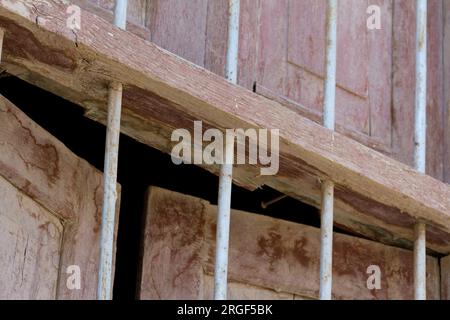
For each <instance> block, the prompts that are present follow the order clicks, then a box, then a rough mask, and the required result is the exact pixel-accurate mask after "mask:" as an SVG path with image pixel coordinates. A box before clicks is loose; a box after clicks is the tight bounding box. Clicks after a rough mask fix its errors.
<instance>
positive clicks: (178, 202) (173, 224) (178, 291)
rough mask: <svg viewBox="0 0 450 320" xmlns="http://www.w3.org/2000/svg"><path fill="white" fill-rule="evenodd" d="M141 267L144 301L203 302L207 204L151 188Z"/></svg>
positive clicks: (141, 292) (141, 290)
mask: <svg viewBox="0 0 450 320" xmlns="http://www.w3.org/2000/svg"><path fill="white" fill-rule="evenodd" d="M147 199H148V200H147V201H148V203H147V209H146V215H145V216H146V218H145V219H146V221H145V227H144V237H143V246H142V247H143V254H142V268H141V270H142V271H141V287H140V298H141V299H200V298H201V295H202V294H203V269H202V265H203V262H202V259H204V254H203V241H204V240H203V239H204V227H205V210H206V208H207V202H205V201H202V200H200V199H196V198H193V197H187V196H183V195H179V194H175V193H170V192H161V190H160V189H159V188H153V187H152V188H150V189H149V191H148V197H147Z"/></svg>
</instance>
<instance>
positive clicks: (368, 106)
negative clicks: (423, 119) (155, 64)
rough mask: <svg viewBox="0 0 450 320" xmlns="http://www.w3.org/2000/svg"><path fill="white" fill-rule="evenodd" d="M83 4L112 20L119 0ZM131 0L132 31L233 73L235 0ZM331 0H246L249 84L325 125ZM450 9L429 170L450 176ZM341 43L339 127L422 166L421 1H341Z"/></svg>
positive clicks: (432, 108) (438, 23) (443, 29)
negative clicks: (374, 20) (418, 110)
mask: <svg viewBox="0 0 450 320" xmlns="http://www.w3.org/2000/svg"><path fill="white" fill-rule="evenodd" d="M75 2H77V1H75ZM78 2H82V3H84V5H88V4H86V3H89V5H90V6H91V7H92V8H93V10H96V12H97V13H99V14H102V15H103V16H105V17H106V18H108V19H112V11H111V10H112V8H113V0H81V1H78ZM129 3H130V4H129V11H128V15H129V22H130V23H129V28H130V30H132V32H135V33H138V34H139V35H141V36H142V37H144V38H146V39H149V40H151V41H153V42H155V43H156V44H158V45H159V46H161V47H163V48H165V49H167V50H169V51H171V52H173V53H175V54H177V55H180V56H182V57H184V58H185V59H187V60H189V61H192V62H194V63H196V64H198V65H200V66H203V67H205V68H207V69H209V70H211V71H212V72H215V73H217V74H220V75H223V73H224V65H225V52H226V37H227V0H191V1H180V0H131V1H130V2H129ZM325 3H326V1H325V0H241V18H240V21H241V26H240V49H239V76H238V78H239V79H238V81H239V84H240V85H242V86H244V87H246V88H248V89H249V90H256V92H258V93H260V94H262V95H265V96H267V97H269V98H272V99H275V100H278V101H281V102H283V103H284V104H285V105H286V106H287V107H289V108H292V109H294V110H296V111H297V112H299V113H301V114H303V115H305V116H307V117H309V118H310V119H312V120H314V121H318V122H319V121H321V117H322V99H323V80H324V66H323V64H324V63H323V62H324V50H325V49H324V41H325ZM372 4H375V5H378V6H380V8H381V29H380V30H369V29H367V27H366V19H367V17H368V16H369V15H368V14H367V13H366V10H367V7H368V6H369V5H372ZM448 7H449V4H448V0H430V1H429V22H428V52H429V58H428V68H429V69H428V70H429V72H428V105H427V106H428V132H427V134H428V139H427V163H428V164H427V172H428V174H430V175H432V176H434V177H436V178H438V179H440V180H444V179H445V180H444V181H447V182H449V181H450V173H449V172H450V161H449V160H450V155H449V154H450V142H449V140H450V138H449V136H450V131H449V129H448V127H449V126H448V125H447V126H446V127H445V121H444V119H446V121H447V123H448V122H449V120H448V117H449V116H448V114H449V112H448V111H446V108H448V107H446V106H447V105H448V104H447V103H446V101H448V98H447V96H448V92H449V89H450V88H448V85H445V83H449V82H448V81H446V82H444V76H445V74H444V73H446V72H447V71H445V72H444V63H446V64H447V65H448V61H447V60H448V59H446V57H448V56H449V55H448V54H445V53H448V52H447V51H448V49H447V51H444V49H445V48H447V47H445V48H444V39H445V37H446V36H447V37H448V17H447V16H448V10H449V8H448ZM94 8H96V9H94ZM446 17H447V19H446ZM338 41H339V42H338V70H337V72H338V75H337V82H338V89H337V106H336V107H337V119H336V121H337V130H338V131H340V132H342V133H344V134H346V135H348V136H350V137H352V138H354V139H356V140H358V141H360V142H362V143H364V144H366V145H368V146H370V147H372V148H374V149H376V150H378V151H380V152H383V153H385V154H387V155H390V156H391V157H393V158H395V159H397V160H399V161H402V162H404V163H407V164H410V165H412V163H413V118H414V64H415V62H414V61H415V60H414V48H415V4H414V1H410V0H396V1H393V0H348V1H340V4H339V22H338ZM445 44H446V45H447V44H448V41H445ZM447 46H448V45H447ZM444 55H445V56H444ZM447 69H448V68H445V70H447ZM447 76H448V75H447ZM444 89H446V90H444Z"/></svg>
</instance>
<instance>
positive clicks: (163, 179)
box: [0, 74, 341, 299]
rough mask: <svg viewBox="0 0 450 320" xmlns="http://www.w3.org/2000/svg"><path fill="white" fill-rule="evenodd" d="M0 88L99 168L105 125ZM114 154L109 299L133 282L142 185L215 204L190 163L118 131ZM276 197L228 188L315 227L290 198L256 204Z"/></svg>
mask: <svg viewBox="0 0 450 320" xmlns="http://www.w3.org/2000/svg"><path fill="white" fill-rule="evenodd" d="M0 88H1V90H0V94H2V95H3V96H5V97H6V98H7V99H9V100H10V101H11V102H12V103H14V104H15V105H16V106H17V107H19V108H20V109H21V110H22V111H24V112H25V113H26V114H27V115H28V116H29V117H30V118H32V119H33V120H34V121H35V122H37V123H38V124H39V125H40V126H41V127H43V128H44V129H46V130H47V131H48V132H49V133H51V134H52V135H53V136H55V137H56V138H57V139H58V140H60V141H61V142H62V143H64V144H65V145H66V146H67V147H68V148H69V149H70V150H72V151H73V152H74V153H75V154H76V155H78V156H79V157H81V158H83V159H85V160H87V161H88V162H89V163H90V164H92V165H93V166H95V167H96V168H97V169H99V170H101V171H102V170H103V159H104V142H105V127H104V126H103V125H102V124H99V123H97V122H95V121H92V120H90V119H88V118H86V117H84V115H83V114H84V110H83V108H81V107H79V106H77V105H75V104H72V103H70V102H68V101H66V100H64V99H62V98H60V97H58V96H55V95H53V94H51V93H49V92H46V91H44V90H41V89H39V88H37V87H35V86H32V85H30V84H28V83H26V82H24V81H22V80H20V79H18V78H16V77H13V76H8V75H7V74H6V75H5V74H3V76H2V77H1V78H0ZM119 152H120V154H119V172H118V181H119V183H120V184H121V186H122V194H121V212H120V221H119V232H118V239H117V257H116V273H115V283H114V298H115V299H134V298H135V296H136V289H137V286H138V284H137V281H138V280H139V279H138V267H139V258H140V242H141V241H140V240H141V227H142V223H141V222H142V221H143V213H144V203H145V201H144V200H145V192H146V190H147V189H148V187H149V186H151V185H153V186H158V187H162V188H166V189H169V190H172V191H176V192H180V193H184V194H188V195H192V196H196V197H199V198H202V199H205V200H207V201H210V202H211V203H212V204H216V203H217V187H218V178H217V177H216V176H214V175H213V174H211V173H209V172H207V171H205V170H203V169H201V168H198V167H195V166H194V165H180V166H177V165H174V164H173V163H172V161H171V158H170V155H167V154H164V153H161V152H160V151H158V150H156V149H153V148H151V147H148V146H147V145H144V144H141V143H139V142H137V141H135V140H134V139H132V138H130V137H127V136H125V135H121V138H120V151H119ZM278 196H280V193H279V192H277V191H275V190H272V189H270V188H265V187H264V188H261V189H259V190H256V191H254V192H250V191H248V190H245V189H243V188H240V187H237V186H233V193H232V207H233V208H234V209H239V210H244V211H248V212H253V213H259V214H263V215H267V216H271V217H274V218H278V219H284V220H288V221H292V222H297V223H301V224H305V225H311V226H315V227H320V219H319V214H318V210H317V209H316V208H313V207H311V206H308V205H306V204H304V203H301V202H299V201H297V200H294V199H292V198H285V199H283V200H281V201H279V202H277V203H274V204H272V205H271V206H269V207H268V208H267V209H263V208H262V207H261V202H263V201H264V202H266V201H270V200H272V199H274V198H277V197H278ZM336 231H338V232H340V231H341V230H336Z"/></svg>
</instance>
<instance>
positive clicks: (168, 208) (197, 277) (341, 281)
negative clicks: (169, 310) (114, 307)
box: [140, 187, 440, 299]
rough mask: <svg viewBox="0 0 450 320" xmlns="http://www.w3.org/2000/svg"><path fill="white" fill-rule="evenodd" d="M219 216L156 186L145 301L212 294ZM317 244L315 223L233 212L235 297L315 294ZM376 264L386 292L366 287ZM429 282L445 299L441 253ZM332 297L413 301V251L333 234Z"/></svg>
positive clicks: (430, 266)
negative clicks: (439, 261) (442, 288)
mask: <svg viewBox="0 0 450 320" xmlns="http://www.w3.org/2000/svg"><path fill="white" fill-rule="evenodd" d="M216 214H217V207H216V206H213V205H210V204H209V203H208V202H206V201H203V200H201V199H198V198H194V197H190V196H186V195H182V194H179V193H175V192H171V191H168V190H164V189H160V188H156V187H152V188H150V192H149V200H148V205H147V212H146V225H145V237H144V243H143V257H144V258H143V261H142V268H141V269H142V277H141V279H142V282H141V293H140V297H141V298H142V299H175V298H185V299H201V298H205V297H206V298H208V297H210V296H211V291H212V283H211V276H212V274H213V270H214V256H215V236H216V233H215V231H216ZM319 248H320V230H319V229H317V228H313V227H309V226H304V225H300V224H295V223H291V222H287V221H282V220H278V219H273V218H269V217H264V216H261V215H256V214H250V213H246V212H241V211H236V210H233V211H232V215H231V228H230V256H229V280H230V282H231V283H232V287H233V289H232V290H231V291H232V294H233V296H232V298H235V299H241V298H242V299H245V298H248V297H258V298H267V297H271V298H275V299H286V298H290V297H289V295H290V296H291V297H294V295H296V296H299V297H309V298H317V297H318V288H319V252H320V249H319ZM371 265H377V266H379V267H380V270H381V277H380V279H381V289H380V290H370V289H368V287H367V279H368V277H369V275H368V273H367V268H368V267H369V266H371ZM427 280H428V281H427V288H428V298H429V299H439V298H440V277H439V265H438V261H437V259H436V258H433V257H428V260H427ZM263 288H264V289H263ZM276 292H278V293H281V294H277V293H276ZM240 295H242V296H240ZM333 297H334V298H335V299H412V298H413V254H412V252H411V251H407V250H403V249H398V248H394V247H389V246H385V245H382V244H379V243H375V242H371V241H367V240H363V239H359V238H355V237H350V236H345V235H341V234H335V235H334V252H333Z"/></svg>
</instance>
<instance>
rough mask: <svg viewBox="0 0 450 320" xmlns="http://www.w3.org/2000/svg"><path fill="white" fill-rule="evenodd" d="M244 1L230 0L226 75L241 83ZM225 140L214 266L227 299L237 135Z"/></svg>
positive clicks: (218, 292) (218, 290) (218, 293)
mask: <svg viewBox="0 0 450 320" xmlns="http://www.w3.org/2000/svg"><path fill="white" fill-rule="evenodd" d="M239 14H240V0H229V7H228V15H229V16H228V47H227V60H226V65H225V77H226V78H227V79H228V81H230V82H231V83H234V84H236V83H237V70H238V69H237V66H238V48H239ZM229 140H230V139H229V138H228V136H227V139H226V142H225V157H224V158H225V159H224V164H223V165H222V166H221V167H220V177H219V199H218V211H217V235H216V261H215V267H214V299H215V300H226V299H227V286H228V284H227V282H228V245H229V234H230V206H231V187H232V182H233V161H234V136H233V139H232V140H231V141H229Z"/></svg>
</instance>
